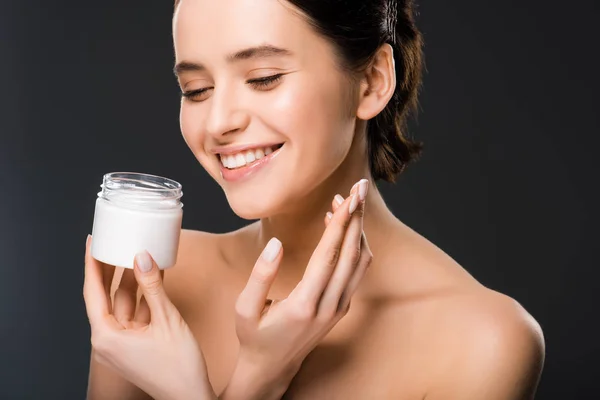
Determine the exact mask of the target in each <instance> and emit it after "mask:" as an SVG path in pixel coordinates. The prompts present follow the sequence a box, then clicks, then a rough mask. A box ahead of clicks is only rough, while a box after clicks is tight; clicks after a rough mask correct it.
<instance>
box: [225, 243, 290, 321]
mask: <svg viewBox="0 0 600 400" xmlns="http://www.w3.org/2000/svg"><path fill="white" fill-rule="evenodd" d="M282 254H283V251H282V246H281V242H280V241H279V240H278V239H277V238H271V240H269V243H267V245H266V246H265V248H264V250H263V251H262V253H261V255H260V257H259V258H258V260H257V261H256V264H255V265H254V268H253V269H252V273H251V274H250V278H249V279H248V283H247V284H246V287H245V288H244V290H242V292H241V293H240V295H239V296H238V299H237V302H236V305H235V309H236V313H237V315H238V316H240V317H242V318H243V319H245V320H253V321H256V320H258V319H260V316H261V315H262V313H263V310H264V308H265V306H267V295H268V294H269V290H270V289H271V285H272V284H273V281H274V280H275V277H276V276H277V269H278V267H279V263H280V261H281V258H282ZM268 305H270V303H269V304H268Z"/></svg>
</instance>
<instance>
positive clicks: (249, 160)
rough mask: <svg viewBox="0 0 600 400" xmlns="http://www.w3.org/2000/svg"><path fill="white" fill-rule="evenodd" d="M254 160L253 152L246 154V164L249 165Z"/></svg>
mask: <svg viewBox="0 0 600 400" xmlns="http://www.w3.org/2000/svg"><path fill="white" fill-rule="evenodd" d="M254 160H256V157H255V156H254V152H253V151H249V152H247V153H246V164H250V163H251V162H253V161H254Z"/></svg>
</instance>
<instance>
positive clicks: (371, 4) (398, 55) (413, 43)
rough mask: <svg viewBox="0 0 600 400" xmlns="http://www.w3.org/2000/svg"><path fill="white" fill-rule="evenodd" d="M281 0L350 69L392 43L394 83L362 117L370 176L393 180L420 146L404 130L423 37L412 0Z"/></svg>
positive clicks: (416, 87)
mask: <svg viewBox="0 0 600 400" xmlns="http://www.w3.org/2000/svg"><path fill="white" fill-rule="evenodd" d="M285 1H287V2H288V3H290V4H292V5H293V6H295V7H296V8H297V9H298V10H300V11H301V12H302V13H303V14H304V15H305V16H306V17H307V18H308V19H309V23H310V24H311V25H312V26H313V27H314V28H315V30H316V31H317V33H319V34H320V35H322V36H323V37H325V38H326V39H328V40H329V41H330V42H331V43H333V44H334V47H335V49H336V52H337V56H338V57H339V58H340V61H341V64H342V66H343V67H344V68H345V69H347V70H349V71H351V72H359V71H361V70H362V69H363V68H365V67H366V66H367V65H368V64H369V62H370V61H371V60H372V59H373V56H374V55H375V53H376V51H377V50H378V49H379V48H380V46H382V45H383V44H384V43H389V44H390V45H391V46H392V48H393V50H394V59H395V66H396V67H395V68H396V71H395V72H396V89H395V91H394V94H393V96H392V98H391V100H390V101H389V103H388V104H387V106H386V107H385V108H384V109H383V111H382V112H381V113H379V114H378V115H377V116H376V117H375V118H373V119H371V120H369V121H368V123H367V142H368V156H369V167H370V170H371V174H372V176H373V179H374V180H380V179H383V180H386V181H388V182H393V181H395V180H396V178H397V176H398V175H399V174H400V173H401V172H402V171H404V168H405V167H406V165H407V164H408V163H409V162H410V161H413V160H414V159H416V158H417V157H418V156H419V155H420V154H421V150H422V146H423V145H422V143H420V142H415V141H413V140H412V139H410V138H409V137H408V136H407V135H406V128H407V120H408V117H409V116H410V114H411V113H416V111H417V106H418V102H417V97H418V92H419V88H420V86H421V79H422V78H421V77H422V69H423V52H422V47H423V38H422V35H421V32H420V31H419V30H418V28H417V26H416V24H415V18H414V17H415V15H414V14H415V4H414V1H413V0H343V1H342V0H285ZM177 3H179V0H176V1H175V6H177Z"/></svg>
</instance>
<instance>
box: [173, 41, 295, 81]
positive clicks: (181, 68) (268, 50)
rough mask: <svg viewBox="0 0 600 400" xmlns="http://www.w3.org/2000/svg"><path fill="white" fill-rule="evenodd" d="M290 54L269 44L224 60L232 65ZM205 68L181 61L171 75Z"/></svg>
mask: <svg viewBox="0 0 600 400" xmlns="http://www.w3.org/2000/svg"><path fill="white" fill-rule="evenodd" d="M290 55H292V52H291V51H290V50H287V49H282V48H280V47H275V46H273V45H270V44H265V45H262V46H256V47H249V48H247V49H243V50H240V51H238V52H235V53H233V54H229V55H228V56H227V57H226V58H225V59H226V60H227V62H228V63H233V62H236V61H241V60H249V59H253V58H267V57H275V56H290ZM205 69H206V67H205V66H204V65H202V64H198V63H195V62H190V61H182V62H180V63H178V64H177V65H175V68H173V73H174V74H175V75H176V76H178V75H179V74H181V73H183V72H188V71H196V72H197V71H204V70H205Z"/></svg>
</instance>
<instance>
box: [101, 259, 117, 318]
mask: <svg viewBox="0 0 600 400" xmlns="http://www.w3.org/2000/svg"><path fill="white" fill-rule="evenodd" d="M100 265H101V266H102V284H103V285H104V290H105V291H106V293H107V294H108V308H109V310H112V298H111V294H112V282H113V278H114V276H115V269H116V268H115V267H114V266H112V265H110V264H106V263H103V262H100Z"/></svg>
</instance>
